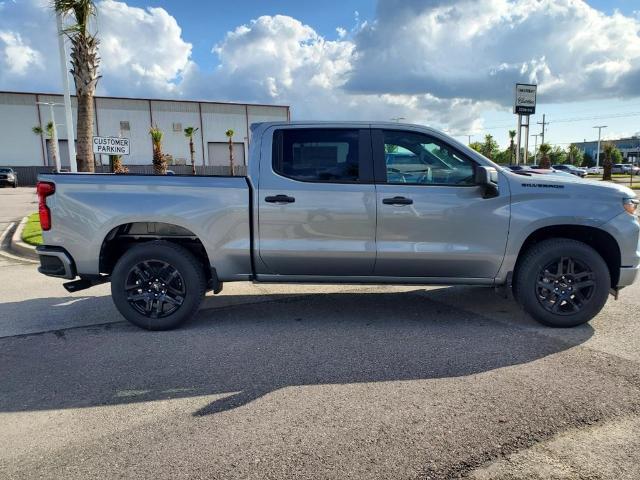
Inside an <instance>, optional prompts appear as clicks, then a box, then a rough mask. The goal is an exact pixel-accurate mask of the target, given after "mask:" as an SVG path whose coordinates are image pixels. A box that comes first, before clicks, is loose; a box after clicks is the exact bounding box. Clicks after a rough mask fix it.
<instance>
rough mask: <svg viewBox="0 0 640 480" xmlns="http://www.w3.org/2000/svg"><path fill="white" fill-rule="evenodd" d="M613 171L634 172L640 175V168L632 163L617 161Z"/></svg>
mask: <svg viewBox="0 0 640 480" xmlns="http://www.w3.org/2000/svg"><path fill="white" fill-rule="evenodd" d="M611 173H623V174H625V175H629V174H631V173H633V175H638V173H640V168H639V167H636V166H635V165H633V164H631V163H616V164H614V165H613V167H612V168H611Z"/></svg>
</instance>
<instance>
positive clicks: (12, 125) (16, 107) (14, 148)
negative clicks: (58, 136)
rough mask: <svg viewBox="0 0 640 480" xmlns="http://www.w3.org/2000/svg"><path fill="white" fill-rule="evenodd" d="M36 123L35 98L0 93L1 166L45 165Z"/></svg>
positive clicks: (25, 95)
mask: <svg viewBox="0 0 640 480" xmlns="http://www.w3.org/2000/svg"><path fill="white" fill-rule="evenodd" d="M46 123H47V122H46V121H44V123H43V124H44V125H46ZM38 124H39V123H38V110H37V109H36V96H35V95H27V94H7V93H0V166H2V165H5V164H6V165H44V161H45V160H44V157H43V150H42V149H43V144H42V138H41V137H40V136H39V135H36V134H34V133H33V132H32V131H31V129H32V128H33V127H34V126H36V125H38Z"/></svg>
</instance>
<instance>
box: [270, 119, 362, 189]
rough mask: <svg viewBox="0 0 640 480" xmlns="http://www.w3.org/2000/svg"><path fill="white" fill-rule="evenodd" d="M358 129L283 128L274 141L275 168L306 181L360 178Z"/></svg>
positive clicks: (290, 176) (347, 181) (356, 179)
mask: <svg viewBox="0 0 640 480" xmlns="http://www.w3.org/2000/svg"><path fill="white" fill-rule="evenodd" d="M359 138H360V131H359V130H357V129H314V128H307V129H283V130H277V131H276V132H275V134H274V141H273V169H274V170H275V171H276V173H278V174H280V175H282V176H285V177H289V178H291V179H293V180H299V181H303V182H339V183H344V182H346V183H356V182H358V181H359V180H360V168H359V163H360V152H359V150H358V145H359Z"/></svg>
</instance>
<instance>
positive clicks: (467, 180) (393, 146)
mask: <svg viewBox="0 0 640 480" xmlns="http://www.w3.org/2000/svg"><path fill="white" fill-rule="evenodd" d="M382 134H383V138H384V157H385V164H386V173H387V183H407V184H424V185H460V186H465V185H474V183H475V182H474V165H475V164H474V162H473V161H472V160H470V159H468V158H467V157H465V156H463V155H461V154H460V153H458V152H457V151H456V150H454V149H453V148H451V147H450V146H449V145H447V144H446V143H444V142H441V141H440V140H436V139H435V138H431V137H429V136H427V135H424V134H422V133H417V132H403V131H400V130H383V132H382Z"/></svg>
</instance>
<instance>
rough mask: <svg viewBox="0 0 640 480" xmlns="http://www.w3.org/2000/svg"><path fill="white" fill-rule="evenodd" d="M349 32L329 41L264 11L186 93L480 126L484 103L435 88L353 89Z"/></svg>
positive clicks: (337, 115) (312, 115)
mask: <svg viewBox="0 0 640 480" xmlns="http://www.w3.org/2000/svg"><path fill="white" fill-rule="evenodd" d="M338 33H339V32H338ZM341 37H345V36H341V35H340V34H339V35H338V40H326V39H325V38H323V37H322V36H321V35H319V34H318V33H317V32H316V31H315V30H314V29H313V28H311V27H310V26H309V25H305V24H303V23H301V22H300V21H298V20H296V19H294V18H292V17H288V16H283V15H276V16H273V17H272V16H263V17H260V18H258V19H256V20H253V21H251V22H250V23H249V24H247V25H241V26H239V27H237V28H236V29H235V30H233V31H231V32H228V33H227V35H226V36H225V38H224V40H223V41H222V42H220V43H218V44H217V45H216V46H215V47H214V49H213V53H215V54H216V55H217V57H218V59H219V64H218V66H217V67H216V68H215V70H214V72H213V73H211V74H209V75H206V74H203V73H202V72H201V71H200V70H199V69H197V68H196V69H193V70H191V71H189V72H188V73H187V74H186V75H185V82H184V83H183V84H182V86H181V87H182V91H183V94H184V95H189V94H191V95H195V96H196V97H211V96H215V97H217V98H222V99H238V98H242V99H245V100H249V101H259V102H273V103H284V104H290V105H292V109H293V114H294V116H295V118H298V119H301V118H306V119H376V118H377V119H380V120H389V119H390V118H391V117H397V116H401V117H404V118H406V120H407V121H417V122H423V123H432V124H438V125H447V126H448V127H449V128H450V129H458V128H460V129H466V128H467V127H470V126H479V121H478V120H477V118H478V116H479V112H480V108H481V107H482V105H483V104H480V103H476V104H473V103H472V102H470V101H465V100H459V99H446V100H444V99H438V98H436V97H434V96H432V95H429V94H410V95H405V94H386V93H385V92H384V91H379V92H375V93H368V94H358V93H352V92H348V91H346V90H345V89H344V86H345V84H346V83H347V81H348V78H349V76H350V75H351V74H352V73H353V68H354V62H355V60H356V57H357V52H356V47H355V44H354V43H353V42H352V41H350V40H348V39H346V38H341Z"/></svg>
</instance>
